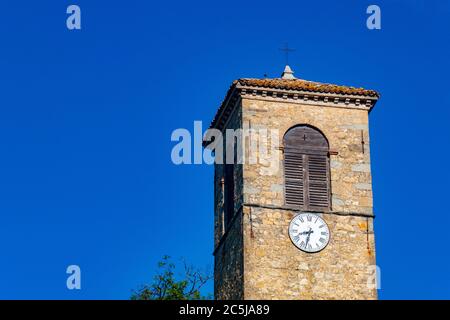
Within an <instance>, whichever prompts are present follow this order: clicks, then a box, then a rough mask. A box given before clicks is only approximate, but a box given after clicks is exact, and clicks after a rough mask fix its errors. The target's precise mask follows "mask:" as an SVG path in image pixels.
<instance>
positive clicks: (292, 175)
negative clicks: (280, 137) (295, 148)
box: [284, 151, 305, 207]
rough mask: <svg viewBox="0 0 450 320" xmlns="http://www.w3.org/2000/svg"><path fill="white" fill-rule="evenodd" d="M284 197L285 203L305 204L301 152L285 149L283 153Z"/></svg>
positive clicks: (300, 205) (301, 205)
mask: <svg viewBox="0 0 450 320" xmlns="http://www.w3.org/2000/svg"><path fill="white" fill-rule="evenodd" d="M284 174H285V199H286V204H287V205H292V206H299V207H303V206H304V204H305V197H304V190H305V189H304V184H305V181H304V179H303V154H301V153H295V152H292V151H287V152H286V153H285V155H284Z"/></svg>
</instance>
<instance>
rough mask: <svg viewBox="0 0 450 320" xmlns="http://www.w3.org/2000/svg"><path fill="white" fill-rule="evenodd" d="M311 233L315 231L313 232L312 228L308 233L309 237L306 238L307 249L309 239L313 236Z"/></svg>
mask: <svg viewBox="0 0 450 320" xmlns="http://www.w3.org/2000/svg"><path fill="white" fill-rule="evenodd" d="M311 233H313V231H312V229H311V228H309V231H308V236H307V237H306V244H305V247H307V246H308V242H309V237H310V236H311Z"/></svg>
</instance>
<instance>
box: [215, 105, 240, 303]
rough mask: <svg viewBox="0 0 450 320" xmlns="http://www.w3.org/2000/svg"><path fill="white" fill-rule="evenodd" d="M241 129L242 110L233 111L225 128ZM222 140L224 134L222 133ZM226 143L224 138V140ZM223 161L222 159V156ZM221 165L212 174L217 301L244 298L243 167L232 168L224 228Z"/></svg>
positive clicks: (222, 169) (222, 174)
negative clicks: (228, 218) (231, 211)
mask: <svg viewBox="0 0 450 320" xmlns="http://www.w3.org/2000/svg"><path fill="white" fill-rule="evenodd" d="M241 126H242V109H241V108H239V107H238V108H236V109H235V111H234V113H233V115H232V116H231V117H230V120H229V123H228V126H227V128H230V129H238V128H241ZM223 135H224V137H225V132H224V133H223ZM224 142H225V143H226V139H225V140H224ZM224 159H225V157H224ZM223 179H224V165H223V164H216V165H215V172H214V199H215V200H214V201H215V204H214V228H215V230H214V248H215V252H214V296H215V298H216V299H220V300H227V299H237V300H239V299H243V296H244V284H243V275H244V271H243V267H244V261H243V229H242V203H243V166H242V165H235V166H234V181H235V187H234V199H235V201H234V212H235V217H234V219H232V221H231V223H230V225H229V226H228V229H227V228H226V226H224V218H223V215H224V210H225V207H224V186H223Z"/></svg>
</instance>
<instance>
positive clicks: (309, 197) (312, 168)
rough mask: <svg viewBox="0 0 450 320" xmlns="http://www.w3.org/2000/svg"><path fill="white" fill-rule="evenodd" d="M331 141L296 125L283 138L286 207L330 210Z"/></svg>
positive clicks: (307, 128)
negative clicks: (329, 155)
mask: <svg viewBox="0 0 450 320" xmlns="http://www.w3.org/2000/svg"><path fill="white" fill-rule="evenodd" d="M329 172H330V171H329V158H328V141H327V140H326V138H325V136H324V135H323V134H322V133H321V132H320V131H318V130H316V129H314V128H312V127H309V126H297V127H294V128H292V129H291V130H289V131H288V132H287V133H286V135H285V136H284V178H285V203H286V205H289V206H293V207H296V208H299V209H301V210H314V211H328V210H330V209H331V208H330V176H329V174H330V173H329Z"/></svg>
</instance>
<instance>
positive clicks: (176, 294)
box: [131, 256, 212, 300]
mask: <svg viewBox="0 0 450 320" xmlns="http://www.w3.org/2000/svg"><path fill="white" fill-rule="evenodd" d="M182 262H183V273H182V275H181V276H180V277H176V276H175V271H176V266H175V264H174V263H173V262H171V258H170V257H169V256H164V257H163V258H162V260H161V261H160V262H158V271H157V273H156V275H155V276H154V277H153V282H152V283H150V284H145V285H142V286H141V287H140V288H139V289H137V290H133V293H132V295H131V300H201V299H211V295H207V296H202V295H201V293H200V289H201V288H202V287H203V286H204V285H205V284H206V283H207V282H208V281H209V280H210V279H211V278H212V275H211V274H210V273H209V272H204V271H201V270H199V269H196V268H194V267H192V266H190V265H188V264H186V262H185V261H184V260H183V261H182ZM180 278H181V279H180Z"/></svg>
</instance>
